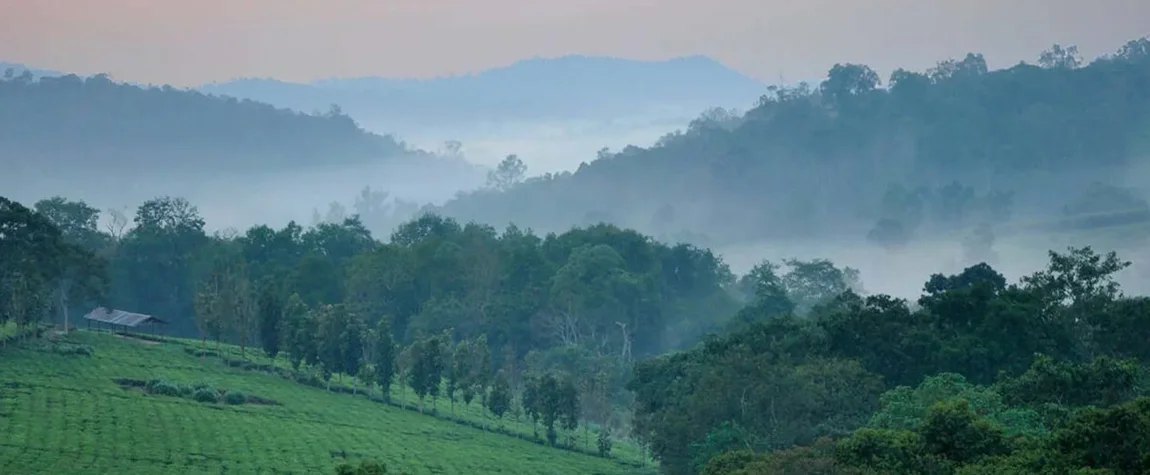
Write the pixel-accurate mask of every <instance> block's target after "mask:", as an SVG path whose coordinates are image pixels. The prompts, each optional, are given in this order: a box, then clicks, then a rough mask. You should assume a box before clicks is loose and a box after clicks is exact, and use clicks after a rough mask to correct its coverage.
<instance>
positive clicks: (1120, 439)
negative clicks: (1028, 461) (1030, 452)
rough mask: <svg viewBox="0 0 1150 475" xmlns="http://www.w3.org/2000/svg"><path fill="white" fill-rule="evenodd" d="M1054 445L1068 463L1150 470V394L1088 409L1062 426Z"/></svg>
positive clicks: (1118, 469) (1127, 470)
mask: <svg viewBox="0 0 1150 475" xmlns="http://www.w3.org/2000/svg"><path fill="white" fill-rule="evenodd" d="M1051 445H1052V448H1053V449H1054V451H1055V453H1057V454H1058V458H1059V459H1060V460H1061V461H1062V462H1063V464H1065V466H1070V467H1089V468H1095V469H1109V470H1113V472H1114V473H1117V474H1139V473H1146V471H1147V470H1150V398H1139V399H1136V400H1134V401H1131V402H1128V403H1126V404H1123V405H1121V406H1117V407H1114V408H1110V409H1088V410H1086V411H1085V412H1084V413H1082V414H1080V415H1079V416H1077V417H1075V418H1074V419H1073V420H1071V421H1070V422H1069V423H1068V424H1067V425H1066V426H1065V427H1064V428H1062V429H1059V431H1058V432H1057V433H1056V434H1055V435H1054V440H1053V441H1052V444H1051Z"/></svg>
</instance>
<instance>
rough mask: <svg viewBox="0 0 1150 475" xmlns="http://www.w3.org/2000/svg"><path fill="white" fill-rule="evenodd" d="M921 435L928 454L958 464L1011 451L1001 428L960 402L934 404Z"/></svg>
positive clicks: (923, 425)
mask: <svg viewBox="0 0 1150 475" xmlns="http://www.w3.org/2000/svg"><path fill="white" fill-rule="evenodd" d="M918 431H919V434H921V435H922V442H923V449H924V450H925V451H926V452H927V453H930V454H935V455H938V456H941V457H943V458H945V459H947V460H950V461H953V462H956V463H958V464H965V463H969V462H973V461H976V460H977V459H979V458H982V457H986V456H992V455H1000V454H1003V453H1006V452H1008V451H1009V448H1008V447H1007V446H1006V442H1005V438H1004V436H1003V431H1002V428H1001V427H998V426H997V425H995V424H993V423H992V422H990V421H988V420H986V419H982V418H979V417H978V416H977V415H975V413H974V411H972V410H971V408H970V404H969V403H968V402H967V401H965V400H961V399H960V400H955V401H944V402H940V403H938V404H935V405H934V407H932V408H931V409H930V412H929V413H927V416H926V420H924V421H923V423H922V426H921V427H919V429H918Z"/></svg>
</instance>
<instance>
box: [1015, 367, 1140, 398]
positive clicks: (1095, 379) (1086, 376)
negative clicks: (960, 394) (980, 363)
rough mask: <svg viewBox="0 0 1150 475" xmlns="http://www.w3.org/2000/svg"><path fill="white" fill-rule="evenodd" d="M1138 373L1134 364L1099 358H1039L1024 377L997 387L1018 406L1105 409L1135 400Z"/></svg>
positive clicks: (1138, 368) (1138, 370) (1021, 376)
mask: <svg viewBox="0 0 1150 475" xmlns="http://www.w3.org/2000/svg"><path fill="white" fill-rule="evenodd" d="M1141 371H1142V368H1141V367H1140V366H1139V364H1138V362H1137V361H1135V360H1125V361H1123V360H1116V359H1113V358H1109V357H1106V356H1102V357H1099V358H1096V359H1094V360H1092V361H1090V362H1088V363H1072V362H1056V361H1054V359H1053V358H1051V357H1049V356H1046V355H1039V356H1038V357H1037V358H1035V360H1034V364H1033V365H1032V366H1031V367H1030V368H1029V369H1027V370H1026V372H1025V373H1023V374H1022V375H1020V376H1018V377H1017V378H1007V379H1005V380H1004V381H1002V382H1001V383H999V386H1000V387H1001V389H1000V390H1001V391H1002V393H1003V394H1005V395H1007V399H1008V400H1009V401H1010V402H1011V403H1012V404H1017V405H1028V406H1033V407H1038V406H1042V405H1043V404H1047V403H1053V404H1057V405H1063V406H1070V407H1074V406H1099V407H1108V406H1113V405H1115V404H1120V403H1123V402H1125V401H1127V400H1130V399H1132V398H1133V397H1134V395H1135V394H1136V391H1137V388H1136V384H1137V382H1138V378H1139V376H1140V372H1141Z"/></svg>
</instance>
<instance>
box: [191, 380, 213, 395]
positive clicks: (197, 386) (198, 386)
mask: <svg viewBox="0 0 1150 475" xmlns="http://www.w3.org/2000/svg"><path fill="white" fill-rule="evenodd" d="M201 389H210V390H212V392H217V393H218V392H219V391H216V388H215V387H214V386H212V385H210V384H208V383H205V382H202V381H201V382H198V383H192V390H193V391H199V390H201Z"/></svg>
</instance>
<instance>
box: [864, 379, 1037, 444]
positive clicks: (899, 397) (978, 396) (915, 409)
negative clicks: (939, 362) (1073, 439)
mask: <svg viewBox="0 0 1150 475" xmlns="http://www.w3.org/2000/svg"><path fill="white" fill-rule="evenodd" d="M953 401H963V402H965V404H967V405H968V407H969V408H970V410H971V411H973V412H974V413H975V414H978V415H980V416H981V417H985V418H986V419H988V420H990V421H993V422H995V423H996V424H998V425H999V426H1000V427H1002V428H1003V431H1004V435H1005V436H1006V437H1017V436H1042V435H1045V434H1046V433H1047V429H1046V427H1045V426H1044V425H1043V421H1042V418H1041V417H1040V416H1039V414H1038V412H1036V411H1034V410H1033V409H1028V408H1017V407H1011V406H1008V405H1007V404H1006V402H1004V400H1003V397H1002V395H1000V394H999V393H998V392H997V391H996V390H995V389H994V388H990V387H984V386H975V385H972V384H970V383H969V382H967V380H966V378H964V377H963V376H962V375H960V374H954V373H942V374H939V375H936V376H931V377H928V378H926V379H925V380H923V382H922V383H921V384H919V385H918V387H915V388H910V387H907V386H899V387H896V388H894V389H891V390H889V391H887V392H885V393H883V395H882V397H881V398H880V399H879V410H878V411H876V412H875V413H874V414H873V415H871V418H870V422H869V423H868V424H867V425H868V426H870V427H874V428H879V429H892V430H910V431H913V430H918V429H919V428H920V427H922V425H923V424H924V422H925V421H926V418H927V415H928V414H929V412H930V411H931V409H932V408H933V407H934V406H935V405H937V404H940V403H944V402H953Z"/></svg>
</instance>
